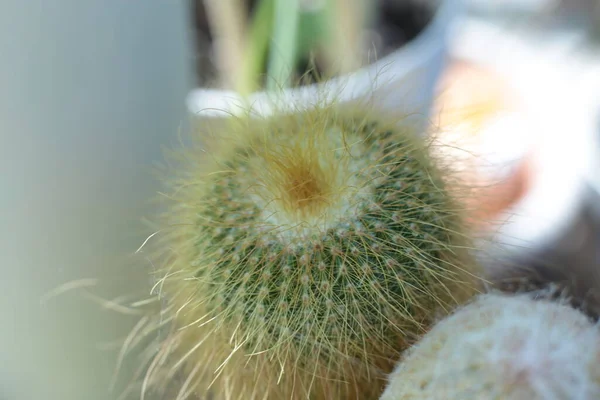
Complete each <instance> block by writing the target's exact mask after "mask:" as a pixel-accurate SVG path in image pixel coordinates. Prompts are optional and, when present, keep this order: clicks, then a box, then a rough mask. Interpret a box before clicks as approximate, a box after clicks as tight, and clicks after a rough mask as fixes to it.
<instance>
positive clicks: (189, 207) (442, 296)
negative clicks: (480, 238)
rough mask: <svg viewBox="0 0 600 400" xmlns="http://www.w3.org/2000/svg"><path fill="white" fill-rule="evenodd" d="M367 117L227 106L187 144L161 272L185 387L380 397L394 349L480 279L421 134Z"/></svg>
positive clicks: (218, 393)
mask: <svg viewBox="0 0 600 400" xmlns="http://www.w3.org/2000/svg"><path fill="white" fill-rule="evenodd" d="M368 117H369V115H368V113H366V112H360V111H356V110H354V111H352V112H341V111H339V110H337V109H336V108H335V107H320V108H317V109H315V110H311V111H306V112H302V113H298V114H295V115H288V116H277V117H273V118H270V119H264V120H258V119H251V118H249V119H232V121H231V122H230V124H228V125H227V128H226V130H224V132H219V135H220V138H218V139H219V140H220V143H221V145H220V146H218V150H214V151H212V152H210V153H203V152H201V151H199V150H198V149H189V150H188V151H187V153H186V157H185V160H186V161H185V163H184V165H183V167H182V169H181V170H177V171H178V174H177V175H176V179H174V180H171V181H170V182H171V183H172V186H171V188H172V191H171V193H169V194H168V197H169V198H170V199H171V205H170V209H169V211H168V213H167V221H168V224H169V226H168V227H167V228H165V230H166V231H167V232H168V233H167V234H166V235H165V236H164V238H165V240H164V241H163V242H161V246H162V248H164V249H168V254H169V257H168V262H167V264H166V266H165V268H164V276H163V277H162V279H161V280H160V282H159V284H158V286H159V287H160V289H161V293H162V296H163V298H164V301H165V308H164V310H163V314H164V316H165V317H168V318H172V320H173V321H172V324H171V325H172V327H173V333H172V334H171V335H170V336H169V338H168V340H171V341H172V351H171V350H169V351H170V352H171V356H172V357H171V358H172V359H173V360H174V361H173V362H171V363H169V362H168V361H165V360H163V364H164V366H163V370H164V369H170V370H172V371H175V370H181V371H185V372H184V373H183V375H184V376H188V377H189V385H188V386H187V388H188V389H189V388H192V387H193V388H194V389H195V391H196V392H197V393H206V392H207V391H208V390H209V389H208V385H209V384H210V391H211V393H213V395H214V396H215V398H216V399H236V400H237V399H254V398H256V399H286V398H288V399H289V398H291V399H301V398H311V399H346V398H360V399H369V398H377V397H378V396H379V395H380V394H381V391H382V388H383V385H384V383H385V376H386V374H387V373H389V372H390V371H391V368H392V367H393V365H394V364H395V361H396V360H397V359H398V357H399V354H400V352H401V351H402V350H404V349H405V348H406V347H407V346H408V345H409V344H410V343H412V342H414V341H415V340H417V338H418V337H419V336H420V335H421V334H422V333H423V332H424V331H425V329H426V328H427V327H428V326H429V324H430V323H431V321H432V319H433V318H435V317H437V316H439V315H440V314H442V315H443V314H444V313H446V312H449V311H450V310H451V309H452V308H453V307H454V306H455V305H456V304H459V303H461V302H462V301H464V300H465V299H466V298H468V297H469V296H470V295H471V294H472V293H473V291H474V290H476V287H477V283H476V279H475V278H474V277H473V275H472V272H473V268H474V267H473V264H472V262H471V259H470V258H469V256H468V254H467V251H466V247H467V243H468V242H467V240H466V239H465V235H464V233H463V232H464V230H463V227H462V225H461V217H460V212H459V207H458V206H457V205H456V204H455V202H454V201H453V200H452V198H451V197H450V196H449V195H448V193H447V191H446V190H445V188H444V182H443V179H442V178H441V173H442V172H441V171H440V169H439V168H438V167H437V166H436V165H434V163H433V161H432V160H431V158H430V157H429V152H428V148H427V145H426V143H424V141H422V140H421V139H418V138H416V135H414V134H413V133H412V132H407V131H405V130H402V129H400V128H398V126H397V125H393V124H386V123H384V122H381V121H380V120H377V119H371V118H368ZM200 159H202V161H200ZM165 353H167V352H166V351H165ZM173 355H176V356H173ZM155 370H158V368H156V369H155Z"/></svg>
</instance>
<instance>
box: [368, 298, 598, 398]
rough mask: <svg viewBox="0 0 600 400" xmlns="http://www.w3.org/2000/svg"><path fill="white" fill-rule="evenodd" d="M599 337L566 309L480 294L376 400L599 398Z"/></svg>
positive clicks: (410, 356) (411, 357)
mask: <svg viewBox="0 0 600 400" xmlns="http://www.w3.org/2000/svg"><path fill="white" fill-rule="evenodd" d="M599 362H600V332H599V331H598V329H597V327H596V326H594V325H593V324H592V322H590V320H588V318H587V317H586V316H585V315H584V314H582V313H580V312H579V311H578V310H575V309H573V308H571V307H569V306H567V305H564V304H560V303H558V302H551V301H548V300H533V299H532V298H531V297H529V296H527V295H518V296H507V295H500V294H487V295H483V296H481V297H479V298H478V299H477V300H476V301H474V302H473V303H472V304H469V305H468V306H466V307H464V308H463V309H460V310H459V311H457V312H456V313H455V314H454V315H452V316H449V317H446V318H445V319H444V320H442V321H441V322H440V323H439V324H438V325H436V326H435V327H434V328H433V329H432V330H431V331H430V332H429V333H428V334H427V335H426V336H425V337H424V338H423V339H422V340H421V341H420V342H419V343H418V344H417V345H415V346H414V347H413V348H411V349H410V350H409V351H408V352H407V353H405V357H404V359H403V360H402V361H401V362H400V363H399V364H398V367H397V368H396V370H395V371H394V372H393V373H392V374H391V375H390V383H389V385H388V387H387V389H386V390H385V392H384V394H383V396H382V397H381V399H380V400H465V399H469V400H471V399H472V400H592V399H600V369H598V365H599V364H598V363H599Z"/></svg>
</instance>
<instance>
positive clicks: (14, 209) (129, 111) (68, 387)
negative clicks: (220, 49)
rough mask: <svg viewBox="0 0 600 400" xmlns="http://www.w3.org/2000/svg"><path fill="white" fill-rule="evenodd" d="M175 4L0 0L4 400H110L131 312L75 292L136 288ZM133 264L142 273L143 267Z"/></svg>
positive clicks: (176, 90) (175, 79)
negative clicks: (62, 288)
mask: <svg viewBox="0 0 600 400" xmlns="http://www.w3.org/2000/svg"><path fill="white" fill-rule="evenodd" d="M186 4H187V3H186V2H185V1H172V0H144V1H123V0H84V1H81V0H60V1H56V2H49V1H46V0H27V1H23V0H4V1H2V2H0V59H1V62H0V90H1V92H0V171H2V172H1V173H0V188H1V189H0V191H1V196H0V268H1V276H0V293H1V296H2V297H1V298H0V316H1V317H2V320H1V322H0V343H1V345H0V393H2V394H1V396H4V395H5V394H4V393H5V392H6V393H10V396H12V397H9V398H8V400H21V399H23V400H33V399H44V400H83V399H86V400H88V399H89V400H96V399H97V400H108V399H114V398H115V396H114V395H111V394H109V393H108V392H107V390H106V387H107V384H108V379H109V377H110V374H111V372H112V368H113V363H114V355H113V354H112V353H110V354H109V353H107V352H106V351H105V350H99V349H98V345H99V344H104V343H106V342H108V341H110V340H113V339H118V338H120V337H121V336H122V335H123V334H124V333H125V329H126V328H127V326H129V325H130V324H131V323H132V320H131V319H130V318H126V317H123V316H119V315H117V314H115V313H113V312H109V311H101V310H100V308H99V307H98V306H97V305H96V304H93V303H91V302H86V301H84V300H82V299H81V297H80V296H78V295H76V294H75V293H68V294H65V295H64V296H61V297H58V298H56V299H53V300H51V301H49V302H48V303H47V304H45V305H44V306H41V305H40V296H42V295H43V294H44V293H46V292H48V291H49V290H51V289H53V288H55V287H56V286H58V285H60V284H62V283H64V282H68V281H71V280H73V279H80V278H89V277H97V278H100V279H101V283H100V285H99V286H98V288H96V289H94V291H95V292H96V293H97V294H100V295H102V296H106V297H116V296H118V295H120V294H123V293H127V292H129V291H134V290H136V291H138V292H140V291H147V290H148V288H147V286H146V285H147V275H146V271H144V270H143V269H142V268H141V267H140V266H141V265H142V263H143V260H139V259H135V258H132V257H128V255H129V254H131V253H133V251H135V249H136V248H137V247H138V246H139V245H140V244H141V243H142V241H143V240H144V238H145V235H146V234H147V231H146V230H145V229H144V228H143V226H142V225H141V223H140V218H141V217H142V216H143V215H144V214H145V213H146V212H147V211H148V207H146V205H145V203H144V201H145V199H146V198H148V196H149V195H150V194H152V193H153V192H154V191H155V190H156V185H155V183H154V179H153V178H152V176H151V175H150V174H149V171H148V167H149V166H150V165H151V163H153V162H154V161H155V160H160V158H161V153H160V146H161V145H162V144H167V145H168V144H171V143H174V141H175V134H176V132H177V129H178V128H179V126H180V124H181V123H182V122H183V121H184V117H185V108H184V101H185V96H186V94H187V91H188V89H189V87H190V82H191V81H190V76H191V75H190V73H189V70H190V68H189V67H190V65H191V61H192V60H191V59H190V54H189V52H188V43H187V32H186V29H187V22H188V21H187V19H188V16H187V15H186ZM144 267H145V266H144Z"/></svg>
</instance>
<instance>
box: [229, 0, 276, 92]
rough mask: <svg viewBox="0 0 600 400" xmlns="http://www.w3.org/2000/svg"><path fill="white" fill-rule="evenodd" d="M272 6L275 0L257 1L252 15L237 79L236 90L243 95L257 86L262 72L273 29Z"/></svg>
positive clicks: (254, 89)
mask: <svg viewBox="0 0 600 400" xmlns="http://www.w3.org/2000/svg"><path fill="white" fill-rule="evenodd" d="M274 6H275V0H262V1H259V2H258V4H257V9H256V11H255V12H254V15H253V16H252V23H251V24H250V32H249V34H248V39H247V41H246V46H245V53H244V58H243V65H242V67H241V72H240V77H239V81H238V90H239V91H240V93H241V94H242V95H243V96H247V95H249V94H250V93H252V92H254V91H256V90H257V89H258V88H259V79H260V76H261V74H262V73H263V72H264V71H263V68H264V65H265V58H266V55H267V49H268V48H269V40H270V38H271V32H272V30H273V14H274V12H275V10H274V8H275V7H274Z"/></svg>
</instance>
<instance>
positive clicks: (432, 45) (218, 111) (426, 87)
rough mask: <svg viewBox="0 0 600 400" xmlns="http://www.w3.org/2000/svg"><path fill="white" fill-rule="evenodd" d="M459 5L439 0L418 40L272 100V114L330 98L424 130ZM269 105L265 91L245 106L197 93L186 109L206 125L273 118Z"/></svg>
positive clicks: (224, 94)
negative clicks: (233, 119) (398, 118)
mask: <svg viewBox="0 0 600 400" xmlns="http://www.w3.org/2000/svg"><path fill="white" fill-rule="evenodd" d="M459 5H460V4H459V1H458V0H442V1H441V4H440V5H439V7H438V9H437V10H436V12H435V15H434V18H433V20H432V21H431V22H430V23H429V25H428V26H427V27H426V28H425V29H424V30H423V31H422V32H421V33H420V34H419V36H417V37H416V38H415V39H413V40H412V41H410V42H409V43H407V44H405V45H403V46H402V47H401V48H399V49H398V50H397V51H395V52H393V53H391V54H390V55H388V56H386V57H384V58H382V59H380V60H378V61H376V62H374V63H373V64H370V65H369V66H367V67H364V68H361V69H359V70H357V71H356V72H354V73H350V74H348V75H344V76H340V77H337V78H334V79H331V80H328V81H326V82H323V83H320V84H313V85H307V86H302V87H299V88H292V89H287V90H284V91H283V99H282V97H281V96H278V97H277V100H278V102H277V111H278V112H283V113H286V112H290V113H293V112H297V111H301V110H303V109H306V108H308V107H311V106H313V105H315V103H316V101H317V100H318V101H328V100H332V99H335V101H336V103H337V104H340V105H344V104H348V105H350V104H353V105H354V104H361V103H362V104H365V103H367V104H369V105H370V106H371V107H373V109H375V110H377V111H378V112H381V113H384V114H387V115H393V116H398V115H399V116H405V117H406V118H403V123H404V122H408V123H411V124H416V125H417V126H418V127H419V128H424V127H425V126H426V124H427V121H428V116H429V111H430V108H431V104H432V100H433V96H434V91H435V86H436V83H437V81H438V78H439V76H440V73H441V71H442V68H443V66H444V62H445V56H446V49H447V36H448V32H449V31H450V27H451V24H452V22H453V20H454V19H455V17H456V16H457V15H458V13H459V10H460V7H459ZM272 100H273V95H272V94H270V93H267V92H256V93H254V94H252V95H251V96H249V99H248V100H246V101H244V99H243V98H242V97H241V96H240V95H239V94H238V93H236V92H233V91H228V90H216V89H206V88H198V89H196V90H193V91H192V92H191V93H190V94H189V97H188V100H187V105H188V109H189V111H190V112H191V113H192V115H193V116H195V117H196V118H198V119H199V120H200V121H201V123H202V124H206V123H207V122H208V121H214V120H219V119H224V118H228V117H230V116H231V115H239V114H241V113H244V114H246V113H247V112H248V109H249V108H250V110H251V112H252V113H253V115H256V116H261V117H266V116H269V115H272V113H273V112H274V109H275V108H274V107H273V102H272ZM249 105H251V106H249ZM204 126H205V127H206V125H204Z"/></svg>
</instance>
